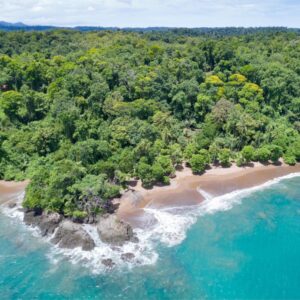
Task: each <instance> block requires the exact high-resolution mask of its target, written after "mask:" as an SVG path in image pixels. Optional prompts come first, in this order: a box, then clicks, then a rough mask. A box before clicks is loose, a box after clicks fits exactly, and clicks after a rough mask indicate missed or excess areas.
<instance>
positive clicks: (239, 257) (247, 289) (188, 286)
mask: <svg viewBox="0 0 300 300" xmlns="http://www.w3.org/2000/svg"><path fill="white" fill-rule="evenodd" d="M298 175H299V174H298ZM200 192H201V191H200ZM202 192H203V191H202ZM206 198H207V200H206V201H205V202H204V203H203V204H202V205H200V206H197V207H181V208H169V209H165V210H160V211H158V210H153V209H148V210H147V211H146V213H147V214H150V215H151V216H154V217H155V218H156V219H157V224H156V225H155V226H153V227H151V228H148V229H147V230H146V229H145V230H144V232H143V231H142V230H140V231H139V232H137V234H138V236H139V237H140V239H141V244H140V245H139V248H138V249H137V248H136V249H135V248H133V247H134V246H132V245H128V246H127V247H128V249H129V250H130V251H136V252H135V254H136V259H135V261H134V263H130V264H129V263H128V264H125V263H124V264H122V263H121V262H120V261H118V259H116V266H115V267H114V268H113V269H111V270H105V269H104V268H103V266H100V265H101V263H99V259H98V258H99V257H101V256H103V255H105V253H106V252H109V255H111V256H114V255H116V253H114V252H113V251H112V250H110V249H108V247H107V246H104V245H101V244H98V247H97V248H98V250H97V251H95V252H94V253H90V254H82V253H81V252H80V251H69V252H64V251H61V250H58V249H57V248H55V247H53V246H52V245H50V243H49V242H47V241H46V240H43V239H41V238H39V236H38V232H36V231H35V230H32V229H28V228H27V227H26V226H24V225H23V224H22V222H21V221H20V219H19V218H17V217H15V218H11V217H10V216H8V215H9V214H12V213H13V212H10V213H9V212H7V211H2V212H1V213H0V299H1V300H5V299H28V300H29V299H30V300H31V299H45V300H46V299H101V300H105V299H135V300H136V299H300V258H299V254H300V177H299V176H296V175H294V176H287V177H285V179H282V180H280V181H279V180H275V181H272V182H269V183H268V184H265V185H264V186H262V187H260V188H254V189H249V190H246V191H239V192H235V193H231V194H228V195H225V196H223V197H218V198H214V197H212V196H211V195H208V194H206ZM128 249H124V251H125V250H126V251H129V250H128ZM118 251H120V250H118Z"/></svg>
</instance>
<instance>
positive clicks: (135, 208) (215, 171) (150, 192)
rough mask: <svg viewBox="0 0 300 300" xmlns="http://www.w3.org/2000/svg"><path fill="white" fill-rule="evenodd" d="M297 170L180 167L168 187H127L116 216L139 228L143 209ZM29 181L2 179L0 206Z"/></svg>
mask: <svg viewBox="0 0 300 300" xmlns="http://www.w3.org/2000/svg"><path fill="white" fill-rule="evenodd" d="M296 172H300V164H297V165H296V166H288V165H285V164H283V163H281V165H272V164H270V165H267V166H265V165H262V164H260V163H253V165H252V166H249V167H237V166H236V165H235V164H233V165H232V166H231V167H230V168H222V167H211V169H209V170H207V171H206V172H205V173H204V174H202V175H194V174H193V173H192V171H191V169H190V168H187V167H185V168H183V169H182V170H181V171H177V172H176V177H175V178H173V179H171V183H170V185H168V186H154V187H153V188H152V189H145V188H143V187H142V184H141V182H140V181H138V182H137V184H136V185H135V186H134V187H132V188H131V190H132V191H134V196H133V194H132V193H125V194H124V195H123V197H122V198H121V199H120V200H119V203H120V206H119V209H118V211H117V215H118V216H119V218H120V219H122V220H124V221H126V222H128V223H129V224H131V225H132V226H133V227H140V226H141V223H144V221H145V218H144V208H146V207H148V208H149V207H150V208H155V209H160V208H165V207H180V206H191V205H197V204H199V203H201V202H202V201H204V200H205V198H206V197H207V195H209V196H211V197H213V196H219V195H223V194H226V193H230V192H233V191H236V190H241V189H246V188H251V187H254V186H258V185H261V184H263V183H265V182H267V181H269V180H272V179H274V178H278V177H281V176H285V175H288V174H290V173H296ZM28 182H29V181H23V182H6V181H0V205H2V204H9V203H10V201H13V200H15V199H16V197H17V196H18V195H19V194H20V193H22V192H24V190H25V188H26V186H27V185H28Z"/></svg>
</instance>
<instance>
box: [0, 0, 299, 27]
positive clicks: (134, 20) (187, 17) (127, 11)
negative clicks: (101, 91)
mask: <svg viewBox="0 0 300 300" xmlns="http://www.w3.org/2000/svg"><path fill="white" fill-rule="evenodd" d="M0 20H2V21H7V22H23V23H26V24H30V25H59V26H83V25H92V26H117V27H151V26H168V27H224V26H244V27H251V26H254V27H256V26H287V27H300V0H212V1H211V0H0Z"/></svg>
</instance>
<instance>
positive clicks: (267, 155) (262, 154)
mask: <svg viewBox="0 0 300 300" xmlns="http://www.w3.org/2000/svg"><path fill="white" fill-rule="evenodd" d="M271 155H272V153H271V151H270V150H269V148H268V147H266V146H264V147H261V148H258V149H257V150H256V151H255V155H254V157H255V160H257V161H260V162H262V163H266V162H268V161H269V160H270V159H271Z"/></svg>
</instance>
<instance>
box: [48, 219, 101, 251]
mask: <svg viewBox="0 0 300 300" xmlns="http://www.w3.org/2000/svg"><path fill="white" fill-rule="evenodd" d="M51 242H53V243H54V244H58V246H59V247H60V248H67V249H74V248H77V247H81V248H82V250H85V251H89V250H92V249H94V247H95V242H94V240H93V239H92V238H91V236H90V235H89V234H88V233H87V232H86V231H85V230H84V229H83V228H82V226H81V225H80V224H75V223H73V222H72V221H69V220H65V221H63V222H61V224H60V225H59V227H58V229H57V231H56V233H55V236H54V238H53V239H52V240H51Z"/></svg>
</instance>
